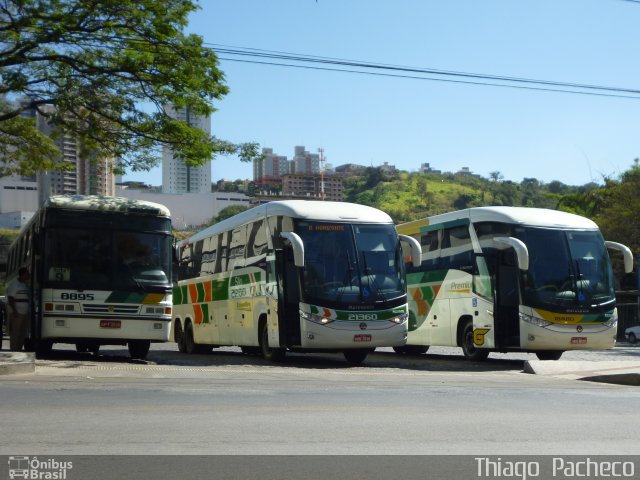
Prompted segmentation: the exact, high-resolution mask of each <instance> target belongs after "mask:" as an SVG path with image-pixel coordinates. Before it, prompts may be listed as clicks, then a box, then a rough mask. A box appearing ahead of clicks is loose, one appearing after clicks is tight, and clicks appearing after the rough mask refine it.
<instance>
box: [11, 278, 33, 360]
mask: <svg viewBox="0 0 640 480" xmlns="http://www.w3.org/2000/svg"><path fill="white" fill-rule="evenodd" d="M30 278H31V276H30V275H29V270H27V269H26V268H24V267H22V268H21V269H20V270H18V278H14V279H13V280H12V281H11V282H9V284H8V285H7V292H6V295H7V304H8V314H9V315H8V320H9V337H10V346H11V350H12V351H14V352H19V351H20V350H22V347H23V346H24V341H25V338H26V336H27V328H28V316H29V315H28V314H29V285H28V282H29V279H30Z"/></svg>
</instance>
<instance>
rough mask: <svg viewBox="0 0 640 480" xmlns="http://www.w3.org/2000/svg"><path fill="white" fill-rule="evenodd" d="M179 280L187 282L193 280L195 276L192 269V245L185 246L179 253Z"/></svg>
mask: <svg viewBox="0 0 640 480" xmlns="http://www.w3.org/2000/svg"><path fill="white" fill-rule="evenodd" d="M178 262H179V263H178V278H179V279H180V280H185V279H188V278H193V276H194V274H193V271H192V268H191V265H190V263H191V245H185V246H184V247H182V248H181V249H180V250H179V251H178Z"/></svg>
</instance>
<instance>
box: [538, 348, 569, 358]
mask: <svg viewBox="0 0 640 480" xmlns="http://www.w3.org/2000/svg"><path fill="white" fill-rule="evenodd" d="M563 353H564V352H561V351H557V350H543V351H540V352H536V357H538V360H560V357H561V356H562V354H563Z"/></svg>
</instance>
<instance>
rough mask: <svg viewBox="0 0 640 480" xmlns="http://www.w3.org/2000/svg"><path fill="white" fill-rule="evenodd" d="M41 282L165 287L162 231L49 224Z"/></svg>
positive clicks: (166, 244)
mask: <svg viewBox="0 0 640 480" xmlns="http://www.w3.org/2000/svg"><path fill="white" fill-rule="evenodd" d="M46 235H47V241H46V244H47V245H48V249H49V250H48V251H47V252H46V254H45V256H44V257H45V276H46V278H45V282H47V283H48V284H51V286H54V287H56V288H74V289H93V290H117V289H124V290H143V291H146V290H148V289H149V288H153V287H160V288H168V287H169V286H170V285H171V262H170V260H171V254H170V252H171V237H170V236H169V235H167V234H159V233H140V232H132V231H106V230H98V229H83V228H68V227H65V228H49V229H48V230H47V233H46Z"/></svg>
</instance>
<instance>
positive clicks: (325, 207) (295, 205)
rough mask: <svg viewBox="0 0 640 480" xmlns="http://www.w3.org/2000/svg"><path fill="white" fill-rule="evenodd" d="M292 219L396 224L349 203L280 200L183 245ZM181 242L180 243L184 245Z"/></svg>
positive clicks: (373, 210) (377, 212)
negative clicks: (266, 219)
mask: <svg viewBox="0 0 640 480" xmlns="http://www.w3.org/2000/svg"><path fill="white" fill-rule="evenodd" d="M267 216H268V217H274V216H283V217H292V218H298V219H308V220H317V221H325V222H345V223H393V220H392V219H391V217H390V216H389V215H387V214H386V213H384V212H383V211H381V210H378V209H377V208H373V207H367V206H365V205H358V204H355V203H347V202H323V201H320V200H279V201H274V202H268V203H263V204H262V205H258V206H257V207H253V208H251V209H249V210H247V211H245V212H241V213H239V214H237V215H234V216H233V217H231V218H227V219H226V220H223V221H222V222H219V223H216V224H214V225H211V226H210V227H207V228H205V229H204V230H201V231H200V232H198V233H196V234H194V235H192V236H191V237H189V238H188V239H186V240H183V241H182V242H184V243H194V242H197V241H198V240H202V239H203V238H207V237H210V236H212V235H216V234H218V233H221V232H225V231H227V230H231V229H233V228H236V227H239V226H241V225H245V224H247V223H250V222H252V221H254V220H257V219H259V218H264V217H267ZM182 242H180V243H182Z"/></svg>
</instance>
